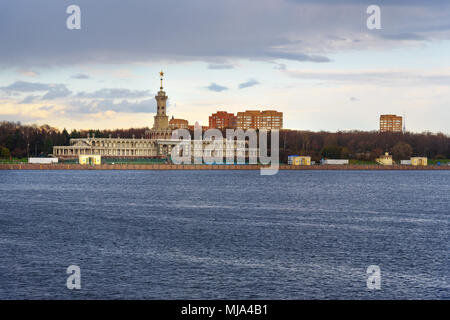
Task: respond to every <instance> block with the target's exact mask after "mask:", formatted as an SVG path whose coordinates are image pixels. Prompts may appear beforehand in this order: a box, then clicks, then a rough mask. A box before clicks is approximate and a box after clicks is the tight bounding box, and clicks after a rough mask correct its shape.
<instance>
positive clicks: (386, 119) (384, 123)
mask: <svg viewBox="0 0 450 320" xmlns="http://www.w3.org/2000/svg"><path fill="white" fill-rule="evenodd" d="M402 120H403V119H402V117H401V116H396V115H395V114H382V115H381V116H380V132H402V122H403V121H402Z"/></svg>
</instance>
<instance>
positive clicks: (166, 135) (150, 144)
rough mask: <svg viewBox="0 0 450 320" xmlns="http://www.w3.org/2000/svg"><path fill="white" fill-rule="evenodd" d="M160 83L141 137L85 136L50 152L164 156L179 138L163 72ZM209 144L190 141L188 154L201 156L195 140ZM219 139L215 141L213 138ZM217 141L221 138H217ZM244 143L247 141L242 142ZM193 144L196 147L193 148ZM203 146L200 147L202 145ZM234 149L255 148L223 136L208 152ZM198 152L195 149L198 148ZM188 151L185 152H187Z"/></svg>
mask: <svg viewBox="0 0 450 320" xmlns="http://www.w3.org/2000/svg"><path fill="white" fill-rule="evenodd" d="M160 76H161V87H160V90H159V92H158V94H157V95H156V96H155V99H156V103H157V110H156V115H155V116H154V123H153V127H152V129H150V130H149V131H148V132H147V133H146V136H145V137H141V138H135V137H133V138H119V137H118V138H112V137H111V136H110V137H109V138H98V137H95V136H89V135H88V137H87V138H77V139H70V142H69V146H54V147H53V156H54V157H57V158H60V159H74V158H79V157H80V156H83V155H100V156H101V157H102V158H103V157H106V158H107V157H111V158H166V157H168V156H170V154H171V151H172V148H173V147H174V146H176V145H177V144H179V143H180V140H179V139H172V131H173V128H171V127H170V126H169V117H168V116H167V114H166V111H167V105H166V102H167V98H168V96H167V95H166V92H165V91H164V90H163V76H164V73H163V72H162V71H161V72H160ZM194 143H195V144H199V143H200V144H202V146H204V145H205V144H210V143H211V141H204V140H203V141H196V140H192V141H191V150H192V151H191V156H192V157H196V156H200V157H201V156H202V155H201V154H195V151H194V150H198V146H197V145H195V144H194ZM215 143H218V141H215ZM219 143H220V142H219ZM245 144H246V143H245ZM194 146H195V147H196V149H194ZM202 149H203V148H202ZM227 149H228V150H233V152H232V153H233V154H234V156H236V157H238V156H240V157H242V156H244V157H249V156H256V155H257V153H258V150H257V149H256V148H255V149H248V148H245V147H244V151H243V152H245V154H241V153H242V151H241V150H242V146H241V145H240V143H239V142H237V141H227V140H226V139H225V138H224V139H223V150H222V151H214V152H215V154H212V155H209V156H212V157H220V156H223V157H225V156H226V150H227ZM197 153H198V151H197ZM187 155H188V154H185V156H187Z"/></svg>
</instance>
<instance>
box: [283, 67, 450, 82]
mask: <svg viewBox="0 0 450 320" xmlns="http://www.w3.org/2000/svg"><path fill="white" fill-rule="evenodd" d="M284 72H285V73H286V74H287V75H288V76H290V77H292V78H296V79H303V80H318V81H323V82H329V83H333V82H336V83H352V84H356V85H365V84H374V83H375V84H376V85H379V86H383V85H385V86H389V85H396V84H398V85H414V84H415V85H419V84H420V85H446V84H447V83H449V82H450V70H447V71H445V70H443V71H442V72H439V73H435V72H424V71H421V70H414V69H404V70H403V69H397V70H396V69H386V70H383V69H373V70H372V69H364V70H352V71H348V70H332V69H329V70H286V71H284Z"/></svg>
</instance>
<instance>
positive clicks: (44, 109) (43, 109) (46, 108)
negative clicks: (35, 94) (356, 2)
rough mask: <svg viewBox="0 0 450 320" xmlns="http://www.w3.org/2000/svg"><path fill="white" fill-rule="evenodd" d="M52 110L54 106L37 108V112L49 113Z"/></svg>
mask: <svg viewBox="0 0 450 320" xmlns="http://www.w3.org/2000/svg"><path fill="white" fill-rule="evenodd" d="M54 108H55V106H42V107H39V110H42V111H50V110H53V109H54Z"/></svg>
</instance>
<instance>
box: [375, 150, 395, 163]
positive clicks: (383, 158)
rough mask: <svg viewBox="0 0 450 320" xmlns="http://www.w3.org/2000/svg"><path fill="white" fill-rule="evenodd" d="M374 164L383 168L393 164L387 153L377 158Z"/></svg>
mask: <svg viewBox="0 0 450 320" xmlns="http://www.w3.org/2000/svg"><path fill="white" fill-rule="evenodd" d="M376 162H378V163H379V164H381V165H383V166H392V164H393V161H392V156H391V155H390V154H389V153H388V152H386V153H385V154H384V155H383V156H380V157H379V158H377V159H376Z"/></svg>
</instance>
